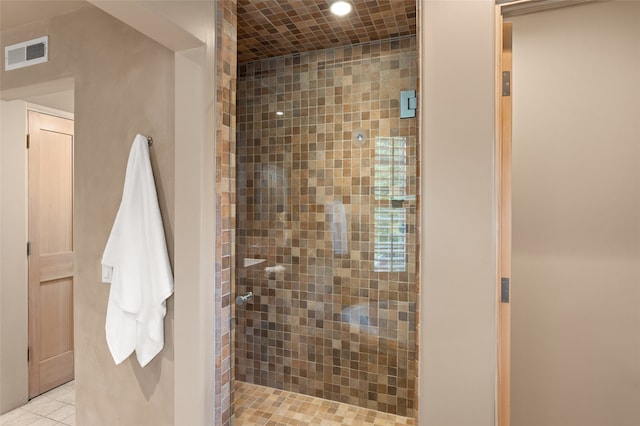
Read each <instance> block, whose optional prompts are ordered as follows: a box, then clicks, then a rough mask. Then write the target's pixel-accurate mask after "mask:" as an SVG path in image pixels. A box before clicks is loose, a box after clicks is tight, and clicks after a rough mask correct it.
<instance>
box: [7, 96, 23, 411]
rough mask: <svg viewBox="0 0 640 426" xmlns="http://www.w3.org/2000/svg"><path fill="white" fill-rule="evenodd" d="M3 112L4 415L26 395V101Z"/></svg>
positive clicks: (9, 106) (20, 403) (14, 103)
mask: <svg viewBox="0 0 640 426" xmlns="http://www.w3.org/2000/svg"><path fill="white" fill-rule="evenodd" d="M0 114H1V115H2V128H1V131H2V134H1V136H0V141H2V143H1V145H0V163H1V164H0V198H1V199H2V202H1V204H0V360H1V362H0V413H4V412H6V411H9V410H11V409H13V408H15V407H18V406H20V405H22V404H24V403H25V402H26V401H27V397H28V389H27V387H28V369H27V357H26V354H27V346H28V342H27V285H26V283H27V256H26V241H27V194H26V192H25V188H26V185H27V182H26V170H27V169H26V167H27V152H26V147H25V134H26V124H27V106H26V103H25V102H22V101H13V102H5V101H0Z"/></svg>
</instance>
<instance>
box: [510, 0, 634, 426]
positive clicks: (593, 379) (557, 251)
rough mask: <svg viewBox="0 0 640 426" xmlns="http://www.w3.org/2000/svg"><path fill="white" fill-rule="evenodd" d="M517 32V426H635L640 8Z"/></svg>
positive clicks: (577, 10)
mask: <svg viewBox="0 0 640 426" xmlns="http://www.w3.org/2000/svg"><path fill="white" fill-rule="evenodd" d="M513 22H514V24H513V34H514V39H513V49H514V63H513V68H514V71H513V75H514V79H513V93H514V122H513V124H514V133H513V140H514V148H513V153H514V154H513V208H514V209H513V226H514V228H513V299H512V300H513V330H512V332H513V333H512V339H513V350H512V354H513V360H512V362H513V371H512V380H513V387H512V419H513V422H512V425H513V426H528V425H531V426H555V425H562V426H602V425H615V426H631V425H638V424H640V391H639V390H638V389H639V388H638V383H640V261H639V259H640V166H639V165H640V127H639V125H638V118H639V117H640V83H639V81H640V80H639V78H638V76H640V51H639V50H638V49H639V48H640V25H638V24H639V23H640V3H638V2H611V3H602V4H591V5H586V6H580V7H574V8H567V9H562V10H556V11H550V12H545V13H539V14H533V15H529V16H522V17H518V18H514V19H513Z"/></svg>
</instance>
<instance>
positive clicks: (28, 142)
mask: <svg viewBox="0 0 640 426" xmlns="http://www.w3.org/2000/svg"><path fill="white" fill-rule="evenodd" d="M30 146H31V135H30V134H29V133H27V149H29V147H30Z"/></svg>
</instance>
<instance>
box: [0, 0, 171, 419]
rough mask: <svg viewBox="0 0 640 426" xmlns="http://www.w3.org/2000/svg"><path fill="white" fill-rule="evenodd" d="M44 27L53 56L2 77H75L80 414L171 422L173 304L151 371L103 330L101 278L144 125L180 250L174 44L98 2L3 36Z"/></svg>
mask: <svg viewBox="0 0 640 426" xmlns="http://www.w3.org/2000/svg"><path fill="white" fill-rule="evenodd" d="M43 34H48V35H49V42H50V57H49V58H50V61H49V62H48V63H47V64H41V65H37V66H34V67H30V68H25V69H22V70H15V71H10V72H2V75H1V77H2V78H1V81H2V90H3V93H4V94H5V95H6V94H7V93H11V90H8V89H14V88H18V87H21V86H26V85H32V84H36V83H41V82H44V81H48V80H54V79H59V78H63V77H65V78H74V79H75V110H76V115H75V118H76V121H75V124H76V127H75V128H76V130H75V132H76V133H75V208H74V214H75V218H74V220H75V223H74V243H75V252H76V266H75V286H74V291H75V298H76V299H75V324H76V329H75V347H76V388H77V422H78V424H82V425H134V424H135V425H146V424H148V425H170V424H173V397H174V395H173V392H174V390H173V389H174V388H173V383H174V376H173V365H174V359H173V330H172V329H173V308H172V305H173V303H172V302H170V303H169V311H168V314H167V319H166V321H165V349H164V351H163V352H162V353H161V354H160V355H158V357H157V358H156V359H154V361H153V362H152V363H151V364H149V365H148V366H147V367H145V368H144V369H141V368H140V367H139V366H138V364H137V363H136V361H135V358H133V359H130V360H128V361H125V362H124V363H123V364H122V365H120V366H115V365H114V364H113V361H112V359H111V356H110V354H109V351H108V349H107V346H106V343H105V337H104V319H105V312H106V304H107V296H108V291H109V287H108V285H105V284H101V283H100V282H99V278H100V258H101V255H102V250H103V249H104V244H105V242H106V239H107V237H108V234H109V231H110V230H111V226H112V224H113V219H114V218H115V213H116V210H117V208H118V205H119V202H120V197H121V194H122V185H123V182H124V171H125V168H126V162H127V157H128V154H129V148H130V145H131V141H132V140H133V137H134V136H135V134H136V133H137V132H140V133H143V134H149V135H151V136H153V138H154V141H155V143H154V145H153V147H152V148H151V162H152V164H153V167H154V173H155V178H156V185H157V189H158V195H159V202H160V207H161V209H162V213H163V219H164V221H165V232H166V236H167V243H168V246H169V252H170V255H171V256H172V257H173V211H174V163H173V160H174V143H173V135H174V126H173V123H174V99H173V98H174V61H173V52H171V51H169V50H168V49H166V48H164V47H162V46H160V45H158V44H157V43H156V42H154V41H152V40H150V39H148V38H147V37H145V36H142V35H141V34H140V33H138V32H136V31H135V30H133V29H131V28H130V27H128V26H126V25H124V24H122V23H121V22H120V21H117V20H115V19H114V18H112V17H110V16H108V15H106V14H105V13H103V12H101V11H98V10H97V9H94V8H93V7H87V8H85V9H81V10H79V11H77V12H74V13H71V14H67V15H62V16H59V17H56V18H53V19H51V20H49V21H44V22H38V23H34V24H28V25H25V26H23V27H18V28H15V29H11V30H6V31H3V33H2V43H3V46H4V45H6V44H12V43H16V42H19V41H22V40H27V39H30V38H33V37H36V36H39V35H43ZM12 95H15V92H14V93H12ZM3 143H4V140H3ZM3 362H4V359H3Z"/></svg>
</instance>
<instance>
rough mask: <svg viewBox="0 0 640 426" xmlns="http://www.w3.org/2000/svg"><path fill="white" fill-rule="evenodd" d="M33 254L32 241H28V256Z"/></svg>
mask: <svg viewBox="0 0 640 426" xmlns="http://www.w3.org/2000/svg"><path fill="white" fill-rule="evenodd" d="M29 256H31V241H27V257H29Z"/></svg>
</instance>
